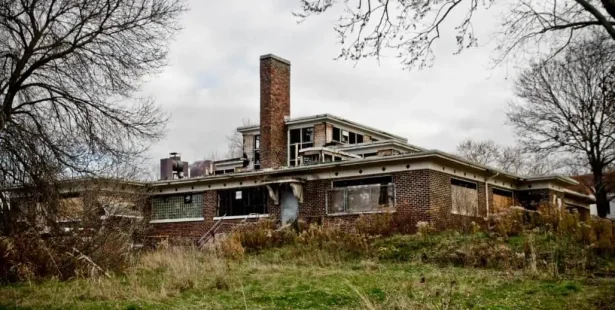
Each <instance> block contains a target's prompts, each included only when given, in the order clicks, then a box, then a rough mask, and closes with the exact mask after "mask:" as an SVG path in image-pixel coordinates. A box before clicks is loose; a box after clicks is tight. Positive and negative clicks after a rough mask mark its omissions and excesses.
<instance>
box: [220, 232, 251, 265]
mask: <svg viewBox="0 0 615 310" xmlns="http://www.w3.org/2000/svg"><path fill="white" fill-rule="evenodd" d="M240 238H241V236H240V235H239V234H237V233H233V234H231V235H230V236H228V237H227V238H226V239H224V240H223V241H222V242H221V243H220V246H219V250H220V253H222V256H223V257H224V258H227V259H233V260H240V259H242V258H243V257H244V254H245V252H246V250H245V249H244V247H243V246H242V244H241V239H240Z"/></svg>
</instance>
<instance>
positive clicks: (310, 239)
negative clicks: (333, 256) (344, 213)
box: [297, 224, 371, 254]
mask: <svg viewBox="0 0 615 310" xmlns="http://www.w3.org/2000/svg"><path fill="white" fill-rule="evenodd" d="M297 243H298V244H300V245H302V246H304V247H308V248H318V249H324V250H328V251H332V252H339V251H344V252H347V253H352V254H367V253H369V249H370V243H371V238H370V237H369V236H368V235H366V234H363V233H360V232H353V231H349V230H345V229H342V228H341V227H340V225H334V224H325V225H315V224H312V225H310V226H309V228H308V229H307V230H304V231H302V232H301V233H300V234H299V236H298V237H297Z"/></svg>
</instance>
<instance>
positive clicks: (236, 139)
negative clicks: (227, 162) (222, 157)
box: [226, 118, 252, 158]
mask: <svg viewBox="0 0 615 310" xmlns="http://www.w3.org/2000/svg"><path fill="white" fill-rule="evenodd" d="M242 122H243V126H250V124H251V123H252V122H251V121H250V119H249V118H248V119H244V120H243V121H242ZM226 141H227V143H228V152H227V154H226V156H227V157H229V158H238V157H241V156H243V135H242V134H241V133H240V132H238V131H236V130H233V133H232V134H231V135H228V136H226Z"/></svg>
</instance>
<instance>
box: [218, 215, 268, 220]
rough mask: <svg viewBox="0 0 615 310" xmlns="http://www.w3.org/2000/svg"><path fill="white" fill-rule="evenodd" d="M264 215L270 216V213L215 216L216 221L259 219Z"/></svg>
mask: <svg viewBox="0 0 615 310" xmlns="http://www.w3.org/2000/svg"><path fill="white" fill-rule="evenodd" d="M263 217H269V214H259V215H233V216H225V217H222V216H215V217H214V221H217V220H242V219H246V218H247V219H258V218H263Z"/></svg>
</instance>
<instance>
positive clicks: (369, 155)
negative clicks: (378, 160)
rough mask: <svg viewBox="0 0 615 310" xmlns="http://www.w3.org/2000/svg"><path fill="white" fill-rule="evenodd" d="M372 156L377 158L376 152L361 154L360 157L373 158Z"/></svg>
mask: <svg viewBox="0 0 615 310" xmlns="http://www.w3.org/2000/svg"><path fill="white" fill-rule="evenodd" d="M374 156H378V152H372V153H364V154H361V157H363V158H368V157H374Z"/></svg>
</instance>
